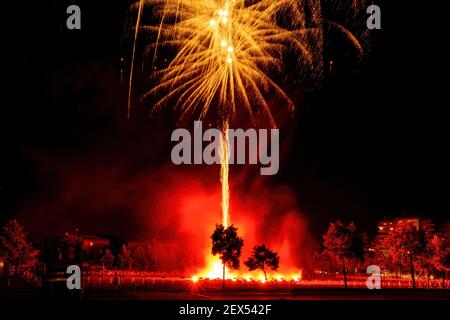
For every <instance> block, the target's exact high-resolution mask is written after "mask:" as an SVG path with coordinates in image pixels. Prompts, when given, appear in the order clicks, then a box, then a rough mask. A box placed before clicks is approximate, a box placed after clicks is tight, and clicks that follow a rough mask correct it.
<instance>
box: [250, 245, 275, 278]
mask: <svg viewBox="0 0 450 320" xmlns="http://www.w3.org/2000/svg"><path fill="white" fill-rule="evenodd" d="M244 264H245V265H246V266H247V268H248V270H249V271H253V270H261V271H262V272H263V273H264V278H265V279H266V281H267V273H266V269H267V268H270V269H272V270H274V271H276V270H278V266H279V264H280V257H279V256H278V254H277V253H276V252H275V251H272V250H270V249H269V248H267V247H266V245H265V244H262V245H260V246H254V247H253V251H252V255H251V256H250V258H248V260H247V261H245V262H244Z"/></svg>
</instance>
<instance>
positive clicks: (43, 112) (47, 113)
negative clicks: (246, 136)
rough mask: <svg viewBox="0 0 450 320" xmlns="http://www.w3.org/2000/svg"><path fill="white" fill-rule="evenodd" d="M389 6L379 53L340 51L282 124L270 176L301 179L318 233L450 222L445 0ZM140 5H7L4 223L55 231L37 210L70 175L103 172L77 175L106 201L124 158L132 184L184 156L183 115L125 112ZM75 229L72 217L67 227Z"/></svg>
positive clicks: (0, 215) (296, 182)
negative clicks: (72, 18) (282, 146)
mask: <svg viewBox="0 0 450 320" xmlns="http://www.w3.org/2000/svg"><path fill="white" fill-rule="evenodd" d="M389 2H390V3H385V2H380V1H374V3H375V4H379V5H380V6H381V9H382V30H377V31H373V34H372V36H373V38H372V45H371V52H370V54H369V56H368V58H367V60H366V61H364V62H362V63H359V64H357V63H356V62H355V61H352V58H351V57H348V56H346V55H345V54H342V53H341V54H340V53H338V50H337V49H336V52H334V50H330V52H329V53H328V57H327V58H329V59H332V60H333V62H334V69H333V71H332V72H331V73H330V74H328V75H327V76H326V77H325V79H324V80H323V82H322V83H321V85H320V86H319V87H318V88H317V89H315V90H313V91H311V92H309V93H306V96H305V97H304V99H303V100H302V102H301V103H299V108H298V111H297V113H296V114H295V115H294V116H293V117H292V119H290V120H289V121H287V123H286V126H285V127H284V128H283V127H282V128H281V132H282V135H283V134H284V135H285V136H286V137H289V139H290V140H291V142H290V143H289V145H288V147H287V150H286V151H285V153H284V155H283V159H282V167H281V169H280V172H279V174H278V175H277V176H275V177H274V178H272V179H270V181H269V183H271V184H274V185H277V184H286V185H288V186H290V187H291V189H292V190H293V192H294V194H295V196H296V200H297V203H298V206H299V208H300V209H301V211H302V212H303V213H304V214H305V215H306V216H307V219H308V220H309V222H310V227H311V229H312V230H313V231H315V234H317V235H319V234H321V233H323V232H324V231H325V230H326V227H327V225H328V223H329V222H330V221H332V220H336V219H342V220H345V221H350V220H352V221H355V222H356V224H357V225H358V226H360V227H361V228H362V229H364V230H365V231H367V232H369V233H373V232H374V231H375V223H376V221H377V220H379V219H380V218H382V217H383V216H399V215H420V216H426V217H431V218H433V219H434V220H435V221H436V222H438V223H439V222H443V221H445V220H446V219H448V210H449V209H450V208H449V201H448V191H449V188H448V175H447V174H446V173H447V171H448V170H447V169H448V161H447V160H446V159H447V158H446V153H447V152H448V132H447V131H448V130H447V128H448V125H447V122H448V118H447V116H446V112H445V111H446V110H445V109H447V106H448V103H447V101H448V94H447V93H448V89H447V88H446V87H447V83H448V81H447V80H446V77H447V72H446V69H448V68H447V67H448V48H447V44H446V43H445V42H446V39H447V38H448V37H447V36H446V35H445V32H446V31H445V30H446V28H445V25H444V21H445V20H443V19H441V17H439V14H440V13H439V12H437V11H439V9H438V8H435V7H426V4H425V3H424V4H423V5H422V6H419V7H416V5H413V4H412V2H404V3H403V4H401V5H400V4H395V5H394V4H392V2H393V1H389ZM395 2H396V3H398V1H395ZM69 3H75V4H78V5H80V7H81V9H82V30H81V31H68V30H66V29H65V19H66V14H65V9H66V7H67V5H68V4H69ZM129 3H130V1H106V0H90V1H87V0H78V1H75V0H74V1H67V0H66V1H61V0H45V1H40V2H39V3H36V2H34V3H33V4H32V3H29V4H27V1H24V2H22V1H21V2H20V4H14V5H12V4H11V5H7V6H8V7H10V8H7V9H5V12H4V14H5V15H6V16H8V18H6V19H8V20H9V19H10V21H8V27H7V29H4V30H3V32H4V33H5V36H4V37H2V42H3V45H2V51H4V52H5V53H6V57H5V58H3V65H2V69H3V71H4V72H3V82H2V83H3V87H4V88H5V89H6V90H5V91H4V93H3V97H2V100H3V103H2V107H1V116H0V121H1V124H0V130H1V134H0V137H1V138H0V139H1V140H0V141H1V150H2V153H1V155H2V156H1V158H0V222H1V223H3V222H5V221H6V220H7V219H9V218H11V217H16V216H17V217H19V218H23V219H24V221H26V223H27V228H28V229H30V230H31V231H32V232H34V233H36V234H39V233H47V232H51V231H53V229H52V228H51V227H49V226H46V227H45V228H42V229H41V228H39V225H40V221H39V216H34V215H33V211H34V210H35V209H36V207H38V206H39V207H45V206H44V205H43V204H46V205H47V204H49V203H52V202H55V201H56V202H58V201H60V199H59V200H56V199H58V198H60V197H61V194H62V192H61V191H62V190H64V189H65V188H67V179H66V178H65V177H66V175H67V174H69V173H71V174H73V175H72V178H73V177H77V175H78V174H79V173H80V174H81V175H83V176H84V175H90V174H92V180H93V181H89V180H86V179H80V180H76V179H75V180H71V181H72V185H71V188H73V185H76V187H77V188H92V192H98V195H99V198H101V196H102V195H104V194H107V190H109V189H110V188H115V186H114V185H107V183H104V184H102V182H101V181H94V180H96V179H97V180H98V179H101V177H102V174H104V175H108V172H110V171H109V170H113V169H111V168H117V167H121V175H122V180H121V182H120V183H121V184H126V183H127V181H130V179H129V177H133V176H136V175H139V173H140V172H151V171H152V170H153V168H155V170H157V168H160V167H161V166H162V165H163V164H164V163H167V162H168V161H170V146H171V145H170V141H169V140H170V132H171V130H172V129H173V126H174V121H173V119H174V115H173V114H171V113H170V112H162V113H161V114H160V115H157V116H156V117H152V118H148V117H147V114H148V112H147V109H145V106H143V105H142V104H140V105H138V108H139V110H135V111H136V112H135V115H134V117H133V119H131V120H127V119H126V117H125V115H126V93H127V91H126V85H125V84H122V83H121V75H120V70H121V62H120V58H121V57H124V58H125V61H124V63H123V64H122V67H123V70H124V73H125V74H124V79H125V82H126V79H127V73H128V64H127V63H129V61H128V59H129V54H130V52H129V43H128V42H126V41H125V42H123V41H122V35H123V30H124V26H125V24H126V17H127V7H128V5H129ZM442 11H443V10H442ZM442 15H443V13H442ZM5 71H6V72H5ZM296 85H298V84H294V83H292V84H290V85H289V91H291V92H296V91H297V89H296V87H295V86H296ZM299 90H300V89H299ZM283 130H284V131H283ZM283 132H284V133H283ZM286 139H288V138H286ZM102 170H104V171H102ZM195 170H198V169H195ZM86 172H88V173H86ZM105 181H107V180H105ZM83 183H86V184H87V185H83ZM134 191H135V192H136V193H138V192H139V190H134ZM232 197H233V194H232ZM86 202H87V203H84V204H83V203H79V205H78V206H77V207H76V208H73V210H74V212H75V211H77V212H81V211H83V210H86V211H88V212H91V211H92V212H95V210H96V209H97V207H96V206H93V205H92V206H91V204H90V203H89V201H86ZM119 209H120V208H119ZM119 209H118V208H113V209H111V210H110V209H108V210H110V211H108V214H106V215H102V217H108V218H106V219H103V218H98V220H96V221H97V224H98V225H102V228H99V229H98V230H97V229H96V228H95V224H94V225H90V226H89V227H88V228H89V229H88V230H86V231H87V232H90V233H98V232H104V231H105V230H110V232H111V233H118V232H120V231H117V230H120V226H121V224H122V220H120V219H119V220H116V219H115V217H118V216H120V215H121V214H122V213H123V211H124V210H125V211H126V210H127V209H126V208H122V209H121V210H119ZM40 210H42V209H40ZM117 210H119V211H120V212H121V213H120V214H119V213H117V212H116V211H117ZM130 217H133V215H132V214H130ZM74 220H75V221H77V219H74ZM77 222H78V221H77ZM77 222H76V223H77ZM58 223H59V222H58V219H57V218H56V217H55V226H54V227H55V228H54V231H53V232H59V228H58ZM127 223H128V224H127V227H125V229H127V230H126V232H124V234H122V235H121V236H124V237H131V236H130V235H132V234H133V228H134V226H137V225H138V224H139V223H140V222H139V219H133V218H130V219H129V220H127ZM30 224H32V226H30ZM105 225H106V227H105ZM70 226H71V222H70V221H69V222H67V223H65V224H64V227H70ZM73 227H76V226H73ZM136 237H137V236H136Z"/></svg>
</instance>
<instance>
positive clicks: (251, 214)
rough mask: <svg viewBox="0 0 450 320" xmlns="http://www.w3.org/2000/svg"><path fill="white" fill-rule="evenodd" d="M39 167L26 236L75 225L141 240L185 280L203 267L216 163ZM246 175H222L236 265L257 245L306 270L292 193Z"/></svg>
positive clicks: (213, 210) (216, 190)
mask: <svg viewBox="0 0 450 320" xmlns="http://www.w3.org/2000/svg"><path fill="white" fill-rule="evenodd" d="M42 167H45V168H47V169H46V172H45V173H43V174H45V175H46V176H47V181H52V182H49V183H48V184H47V187H46V188H44V189H42V191H41V194H39V195H38V196H37V197H36V200H34V201H31V202H30V203H28V204H27V206H26V207H24V210H23V214H22V218H23V221H24V223H25V225H26V227H27V228H28V229H30V230H31V231H32V233H34V234H40V235H51V234H62V233H63V232H64V231H72V230H74V229H75V228H79V229H80V233H81V234H86V233H88V234H100V235H101V234H110V235H116V236H119V237H122V238H124V239H125V240H140V241H148V242H150V243H151V245H152V247H153V254H154V257H155V260H156V262H157V265H158V268H159V269H161V271H167V272H178V273H180V274H184V275H186V276H188V275H192V272H195V271H196V270H199V269H201V268H204V267H205V258H206V257H207V255H208V254H209V252H210V248H211V243H210V235H211V233H212V231H213V229H214V226H215V224H216V223H220V222H221V221H222V219H221V212H220V181H219V166H189V167H186V166H183V167H176V166H173V165H170V166H166V167H163V168H161V169H159V170H156V171H155V170H148V169H147V170H139V172H138V173H134V174H130V173H129V172H127V171H126V170H125V169H123V168H127V166H122V165H120V166H118V165H116V164H115V165H111V166H107V165H104V164H102V165H99V164H98V163H90V164H84V165H80V164H79V163H76V162H73V163H72V165H70V164H68V162H67V161H66V162H64V165H58V164H57V163H53V164H51V165H50V164H49V163H46V165H45V166H41V168H42ZM248 173H249V171H246V172H245V174H232V175H231V176H230V181H231V186H230V191H231V202H230V214H231V222H232V223H233V224H234V225H236V226H237V227H238V228H239V231H238V232H239V234H240V235H241V236H242V237H243V238H244V248H243V254H242V259H241V261H244V260H245V259H246V258H247V256H248V255H249V253H250V251H251V249H252V247H253V246H254V245H256V244H261V243H265V244H266V245H267V246H269V247H271V248H272V249H274V250H276V251H277V252H278V253H279V255H280V270H281V271H282V270H283V269H284V268H288V269H289V268H305V267H308V265H307V261H308V259H307V258H306V257H308V256H310V254H311V248H312V245H311V244H312V243H311V242H312V238H311V237H310V236H309V235H308V226H307V222H306V221H305V219H304V217H303V216H302V214H301V213H300V212H299V210H298V208H297V204H296V200H295V197H294V195H293V193H292V192H291V191H290V190H289V188H288V187H286V186H277V187H271V186H268V185H267V184H266V183H265V182H264V181H265V180H264V179H263V177H261V176H260V175H258V174H255V175H253V174H252V175H250V174H248ZM49 176H50V177H52V178H49ZM241 268H245V266H244V265H243V264H241Z"/></svg>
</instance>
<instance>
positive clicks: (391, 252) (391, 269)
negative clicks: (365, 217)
mask: <svg viewBox="0 0 450 320" xmlns="http://www.w3.org/2000/svg"><path fill="white" fill-rule="evenodd" d="M449 230H450V229H449V226H448V224H447V225H446V226H444V228H443V229H442V231H441V232H433V230H431V229H430V228H425V227H416V226H413V225H411V224H408V223H397V224H396V225H394V226H393V227H392V230H389V232H387V234H385V235H383V236H381V235H379V236H377V237H375V238H374V239H373V240H372V241H370V240H369V239H368V237H367V235H366V234H364V233H361V232H359V231H358V229H357V228H356V226H355V224H354V223H350V224H348V225H346V224H344V223H342V222H341V221H336V222H333V223H331V224H330V226H329V228H328V230H327V232H326V234H325V235H324V236H323V249H322V251H321V252H319V253H317V254H316V265H317V266H318V267H319V268H322V269H327V270H329V271H331V272H333V271H335V270H336V269H339V268H340V269H341V270H342V273H343V275H344V285H345V287H347V274H348V270H349V267H350V269H351V270H353V272H358V271H359V272H365V270H366V268H367V266H369V265H378V266H380V267H381V268H382V270H383V273H384V274H394V275H395V274H396V275H401V274H404V273H405V272H408V273H410V276H411V280H412V286H413V287H414V288H415V286H416V283H415V278H416V275H417V273H420V274H421V275H424V276H426V278H427V279H428V280H429V279H430V276H431V275H441V276H442V279H443V285H444V283H445V282H444V281H445V277H446V273H447V272H449V271H450V233H449Z"/></svg>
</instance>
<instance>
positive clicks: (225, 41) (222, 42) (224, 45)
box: [220, 39, 227, 47]
mask: <svg viewBox="0 0 450 320" xmlns="http://www.w3.org/2000/svg"><path fill="white" fill-rule="evenodd" d="M220 45H221V46H222V47H226V46H227V40H225V39H224V40H222V41H221V42H220Z"/></svg>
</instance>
